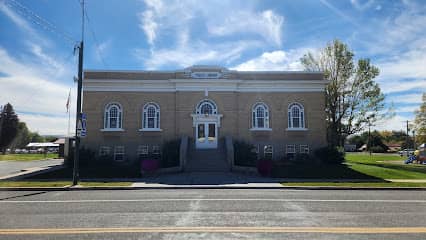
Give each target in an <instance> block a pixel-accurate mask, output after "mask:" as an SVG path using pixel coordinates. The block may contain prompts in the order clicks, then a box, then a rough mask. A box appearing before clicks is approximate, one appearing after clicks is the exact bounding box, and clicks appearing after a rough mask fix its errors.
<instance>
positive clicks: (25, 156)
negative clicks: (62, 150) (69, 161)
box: [0, 153, 58, 161]
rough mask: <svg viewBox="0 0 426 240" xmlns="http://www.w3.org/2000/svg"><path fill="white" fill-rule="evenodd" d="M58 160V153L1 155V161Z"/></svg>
mask: <svg viewBox="0 0 426 240" xmlns="http://www.w3.org/2000/svg"><path fill="white" fill-rule="evenodd" d="M51 158H58V154H57V153H48V154H46V155H45V154H39V153H34V154H30V153H28V154H24V153H23V154H5V155H2V154H0V161H34V160H43V159H51Z"/></svg>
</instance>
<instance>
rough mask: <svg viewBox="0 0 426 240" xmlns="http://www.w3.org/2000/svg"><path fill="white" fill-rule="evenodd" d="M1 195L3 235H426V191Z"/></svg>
mask: <svg viewBox="0 0 426 240" xmlns="http://www.w3.org/2000/svg"><path fill="white" fill-rule="evenodd" d="M0 199H1V200H0V239H201V238H202V239H328V240H330V239H426V191H354V190H352V191H342V190H339V191H325V190H316V191H313V190H248V189H245V190H121V191H117V190H116V191H57V192H13V191H9V192H5V191H3V192H0Z"/></svg>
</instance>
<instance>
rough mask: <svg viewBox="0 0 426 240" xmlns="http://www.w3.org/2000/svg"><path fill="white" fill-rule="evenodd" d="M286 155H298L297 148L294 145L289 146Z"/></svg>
mask: <svg viewBox="0 0 426 240" xmlns="http://www.w3.org/2000/svg"><path fill="white" fill-rule="evenodd" d="M286 153H291V154H294V153H296V146H295V145H294V144H287V146H286Z"/></svg>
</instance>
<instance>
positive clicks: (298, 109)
mask: <svg viewBox="0 0 426 240" xmlns="http://www.w3.org/2000/svg"><path fill="white" fill-rule="evenodd" d="M288 128H305V111H304V109H303V106H302V105H301V104H300V103H292V104H290V105H289V106H288Z"/></svg>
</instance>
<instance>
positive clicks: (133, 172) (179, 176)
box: [29, 164, 386, 185]
mask: <svg viewBox="0 0 426 240" xmlns="http://www.w3.org/2000/svg"><path fill="white" fill-rule="evenodd" d="M80 178H81V179H104V180H105V181H109V180H108V179H111V180H113V179H129V180H126V181H141V182H145V183H156V184H170V185H220V184H245V183H280V182H281V180H280V178H294V179H298V181H300V180H305V181H310V180H312V179H324V180H328V181H334V180H336V181H339V180H340V179H341V180H345V179H348V181H350V182H357V181H356V180H359V182H366V181H371V182H386V181H385V180H383V179H381V178H377V177H374V176H370V175H366V174H363V173H361V172H358V171H355V170H353V169H351V168H349V167H348V166H347V165H344V164H342V165H309V164H305V165H284V166H275V167H274V169H273V172H272V178H271V177H260V176H253V175H244V174H240V173H232V172H225V173H188V172H184V173H173V174H156V175H154V176H148V177H143V178H141V176H140V173H139V172H138V169H135V168H129V167H83V168H81V169H80ZM29 179H32V180H39V181H40V180H41V181H43V180H71V179H72V168H64V169H61V170H58V171H53V172H48V173H44V174H40V175H37V176H33V177H30V178H29ZM339 182H342V181H339Z"/></svg>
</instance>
